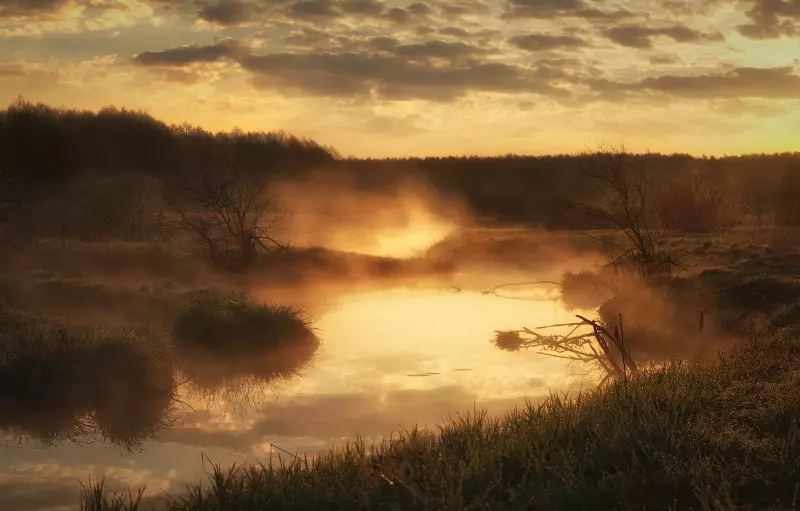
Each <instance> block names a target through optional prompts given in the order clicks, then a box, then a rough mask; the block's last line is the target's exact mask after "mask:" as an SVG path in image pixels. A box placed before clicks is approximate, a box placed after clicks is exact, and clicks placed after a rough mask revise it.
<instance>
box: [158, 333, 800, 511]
mask: <svg viewBox="0 0 800 511" xmlns="http://www.w3.org/2000/svg"><path fill="white" fill-rule="evenodd" d="M799 361H800V345H798V344H797V343H796V342H795V341H794V340H793V339H791V338H783V337H776V338H762V339H760V340H759V342H758V343H747V344H744V345H742V346H740V347H738V348H735V349H734V350H733V351H732V352H731V353H729V354H727V355H726V356H725V357H724V358H722V359H720V360H718V361H717V362H715V363H713V364H707V363H702V364H700V363H698V364H683V365H677V364H676V365H672V366H669V367H665V368H661V369H658V370H650V369H648V370H645V371H642V372H640V373H639V374H638V375H637V376H636V377H633V378H631V379H630V380H629V381H628V382H624V381H618V382H615V383H613V384H611V385H609V386H607V387H604V388H601V389H598V390H595V391H591V392H587V393H584V394H583V395H581V396H580V397H579V398H577V399H576V400H575V401H571V402H568V401H564V400H561V399H559V398H558V397H555V396H554V397H552V398H551V399H549V400H548V401H546V402H545V403H544V404H543V405H541V406H533V405H531V406H529V407H528V408H527V409H523V410H517V411H514V412H511V413H510V414H508V415H507V416H506V417H503V418H499V419H493V418H489V417H487V416H485V415H483V414H480V413H479V414H476V415H473V416H469V417H466V418H463V419H458V420H454V421H451V422H449V423H448V424H446V425H445V426H443V427H442V429H441V431H440V432H439V434H438V435H436V434H434V433H433V432H424V431H417V430H412V431H411V432H409V433H406V434H403V435H401V436H400V437H399V438H396V439H395V440H394V441H388V442H386V443H384V444H382V445H381V446H378V447H376V448H374V449H370V448H369V447H368V446H366V445H365V444H364V443H363V442H361V443H359V442H356V443H353V444H350V445H348V446H347V447H346V448H344V449H342V450H340V451H337V452H336V453H332V454H330V455H322V456H321V457H319V458H316V459H309V460H308V463H306V462H305V460H304V459H302V458H301V459H295V458H292V457H291V456H289V455H287V456H286V457H285V459H286V460H288V461H289V462H290V463H289V464H288V465H284V466H274V467H273V466H267V467H259V466H257V467H255V468H252V469H249V468H245V469H237V468H234V469H232V470H230V471H228V470H224V469H221V468H220V467H215V471H214V473H213V474H211V480H210V481H209V483H208V485H207V486H205V487H204V488H197V487H196V488H191V489H190V491H189V494H188V496H186V497H185V499H184V500H182V501H175V502H173V503H172V504H171V505H170V506H169V509H174V510H177V509H182V510H201V509H220V510H226V509H253V510H255V509H298V510H299V509H303V510H306V509H307V510H316V509H342V510H344V509H529V508H530V506H531V503H532V502H536V503H537V508H541V509H618V508H619V507H620V506H621V503H622V504H624V507H625V508H629V509H668V508H673V509H674V506H675V505H676V503H679V506H680V508H682V509H721V508H724V509H789V508H791V509H795V508H796V506H797V499H798V484H797V471H796V466H797V459H798V457H800V434H798V423H800V390H799V387H798V374H800V362H799Z"/></svg>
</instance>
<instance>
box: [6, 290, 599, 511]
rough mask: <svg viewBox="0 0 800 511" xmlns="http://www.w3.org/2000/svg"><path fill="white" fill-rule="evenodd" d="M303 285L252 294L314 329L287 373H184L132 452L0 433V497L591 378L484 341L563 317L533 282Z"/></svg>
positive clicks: (518, 399)
mask: <svg viewBox="0 0 800 511" xmlns="http://www.w3.org/2000/svg"><path fill="white" fill-rule="evenodd" d="M313 291H314V290H313V289H309V288H305V289H302V290H291V289H288V290H283V291H281V292H269V293H267V292H266V291H265V292H264V293H263V294H264V296H263V297H261V298H262V299H267V298H268V299H270V300H282V302H284V303H287V302H288V303H298V304H301V305H303V306H305V308H306V310H308V315H309V316H310V319H311V320H312V324H313V327H314V329H315V332H316V334H317V335H318V336H319V338H320V340H321V342H322V344H321V347H320V349H319V350H318V352H317V353H316V355H315V356H314V358H313V359H312V360H311V361H310V363H308V364H307V365H306V366H304V367H303V368H302V369H300V370H299V373H298V374H297V375H296V376H295V377H293V378H289V379H282V380H279V381H273V382H270V383H269V384H267V383H265V382H263V381H258V380H249V381H238V382H235V381H234V382H231V383H230V385H227V386H225V388H222V389H218V391H217V392H208V391H207V390H206V391H203V390H201V389H198V388H196V387H195V386H193V384H192V383H191V381H190V382H187V383H184V384H183V385H182V386H181V388H180V389H179V399H180V403H179V404H178V405H177V408H178V412H177V416H176V418H175V420H174V422H173V423H172V425H171V426H170V427H169V428H167V429H165V430H163V431H160V432H159V433H158V435H157V436H158V438H157V439H156V440H148V441H146V442H144V444H143V445H142V449H141V450H135V451H134V452H128V451H126V450H125V449H123V448H121V447H119V446H115V445H111V444H107V443H105V444H104V443H97V442H94V443H89V444H86V445H80V444H76V443H70V442H65V443H62V444H60V445H56V446H53V447H45V446H43V445H41V444H40V443H38V442H37V441H34V440H24V441H23V442H21V443H17V442H16V441H14V440H10V441H8V442H7V444H8V445H7V446H6V447H4V448H3V450H2V451H0V452H1V453H2V454H0V460H2V468H0V471H2V473H1V474H0V509H17V510H31V509H60V508H62V507H63V509H73V508H74V507H75V505H76V504H77V502H78V490H79V481H83V482H86V481H88V480H89V478H90V477H91V478H92V479H93V480H96V479H98V478H99V477H101V476H103V475H105V477H106V478H107V480H108V481H109V483H110V484H112V485H114V484H115V483H117V482H125V483H127V484H129V485H130V486H132V487H140V486H144V485H146V486H147V491H146V494H147V495H151V496H153V495H155V496H157V495H158V494H159V493H161V492H169V493H171V494H175V493H180V492H181V491H182V490H183V489H184V488H185V485H186V484H187V483H197V482H200V481H204V480H205V477H206V475H205V474H206V471H207V470H208V469H209V465H208V460H211V461H213V462H215V463H220V464H221V465H222V466H223V467H227V466H229V465H231V464H233V463H245V462H255V461H260V462H267V461H269V459H270V457H272V458H273V459H277V456H278V455H281V456H282V457H283V458H284V459H287V460H290V459H291V458H290V456H289V455H287V454H284V453H282V452H281V449H282V450H285V451H288V452H290V453H293V454H297V455H299V456H303V455H304V454H305V455H308V456H309V457H311V456H313V455H314V453H317V452H324V451H327V450H328V449H329V448H330V447H332V446H336V445H341V444H342V443H343V442H345V441H347V440H351V439H354V438H356V437H359V436H360V437H364V438H366V439H367V441H368V442H369V441H379V440H380V439H381V438H383V437H385V436H388V435H389V434H391V433H392V432H398V431H402V430H404V429H410V428H412V427H413V426H415V425H418V426H422V427H435V426H436V425H437V424H440V423H441V422H442V421H443V420H445V419H446V418H447V417H448V416H455V414H458V413H465V412H470V411H472V410H473V409H475V408H477V409H485V410H487V411H488V412H489V413H490V414H502V413H504V412H506V411H508V410H509V409H511V408H513V407H515V406H524V405H525V401H526V399H527V400H532V401H536V400H538V399H540V398H542V397H543V396H546V395H547V394H548V393H549V392H551V391H559V392H561V391H567V390H571V391H577V390H579V388H580V387H581V386H585V385H587V384H588V385H590V384H591V383H587V382H589V380H588V379H587V378H586V377H585V376H583V375H582V374H581V371H582V370H585V369H586V368H585V367H583V368H581V367H575V366H574V364H571V363H570V362H568V361H566V360H562V359H557V358H552V357H548V356H545V355H542V354H539V353H535V352H532V351H528V352H517V353H510V352H505V351H501V350H499V349H497V348H496V347H495V346H494V345H493V344H492V343H491V339H492V338H493V336H494V333H495V331H496V330H501V329H518V328H521V327H523V326H529V327H535V326H540V325H550V324H557V323H564V322H565V321H570V320H571V318H574V316H573V314H574V312H575V311H572V312H569V311H567V310H565V309H564V308H563V307H562V306H561V305H560V303H559V302H558V300H557V297H555V296H554V295H553V289H549V288H548V287H547V286H546V285H545V286H541V287H537V288H536V289H527V290H523V291H524V292H519V291H518V292H517V294H516V295H514V294H507V295H504V296H496V295H493V294H485V293H481V292H480V291H467V290H460V289H459V288H454V287H452V286H450V285H447V284H441V285H439V286H436V285H426V286H420V285H414V286H403V285H394V286H392V287H390V288H386V287H383V288H379V287H378V288H376V287H373V288H371V289H368V290H361V291H357V292H348V291H346V290H345V291H341V292H335V293H331V292H329V291H326V292H322V291H323V290H322V289H320V291H321V292H320V293H319V294H318V295H317V294H315V293H314V292H313ZM526 293H527V294H526ZM256 295H257V296H258V293H256ZM275 446H277V447H279V448H280V449H278V448H277V447H275Z"/></svg>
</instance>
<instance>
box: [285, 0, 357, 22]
mask: <svg viewBox="0 0 800 511" xmlns="http://www.w3.org/2000/svg"><path fill="white" fill-rule="evenodd" d="M288 11H289V14H290V15H291V17H293V18H299V19H314V18H336V17H339V16H341V15H343V14H344V13H343V12H342V10H341V9H340V8H339V7H338V6H337V5H336V3H335V2H333V0H303V1H301V2H296V3H294V4H292V5H291V6H289V9H288Z"/></svg>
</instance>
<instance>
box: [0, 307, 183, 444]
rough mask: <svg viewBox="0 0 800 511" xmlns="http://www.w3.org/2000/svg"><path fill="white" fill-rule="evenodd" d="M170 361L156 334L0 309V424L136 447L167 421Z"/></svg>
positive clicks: (49, 439)
mask: <svg viewBox="0 0 800 511" xmlns="http://www.w3.org/2000/svg"><path fill="white" fill-rule="evenodd" d="M173 364H174V363H173V357H172V350H171V347H170V346H169V343H168V342H167V340H165V339H164V337H163V336H160V335H158V334H157V333H155V332H151V331H147V330H145V329H141V328H140V329H131V328H88V327H79V326H74V325H70V324H69V323H66V322H59V321H55V320H52V319H46V318H42V317H35V316H30V315H25V314H21V313H15V312H8V311H3V312H0V429H4V430H6V431H10V432H12V433H15V434H16V435H18V436H21V437H34V438H37V439H39V440H40V441H42V442H44V443H45V444H53V443H57V442H60V441H64V440H85V439H87V438H90V437H91V438H94V437H97V436H99V437H100V438H102V439H104V440H108V441H113V442H115V443H118V444H121V445H124V446H126V447H128V448H133V447H135V446H137V445H138V444H139V443H140V442H141V441H142V440H144V439H146V438H149V437H150V436H152V435H153V434H154V433H155V432H156V431H158V430H159V429H160V428H162V427H164V426H165V425H166V422H167V418H168V416H169V411H170V409H171V405H172V401H173V397H174V390H175V389H174V386H175V385H174V381H173V380H174V378H173V372H174V367H173Z"/></svg>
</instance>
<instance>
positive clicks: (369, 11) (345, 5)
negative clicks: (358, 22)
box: [342, 0, 386, 16]
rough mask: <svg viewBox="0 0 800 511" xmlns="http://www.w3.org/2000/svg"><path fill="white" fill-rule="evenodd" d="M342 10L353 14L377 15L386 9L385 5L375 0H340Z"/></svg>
mask: <svg viewBox="0 0 800 511" xmlns="http://www.w3.org/2000/svg"><path fill="white" fill-rule="evenodd" d="M342 10H343V11H344V12H346V13H347V14H353V15H362V16H379V15H381V14H382V13H383V12H384V11H385V10H386V6H385V5H384V3H383V2H378V1H377V0H345V1H343V2H342Z"/></svg>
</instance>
